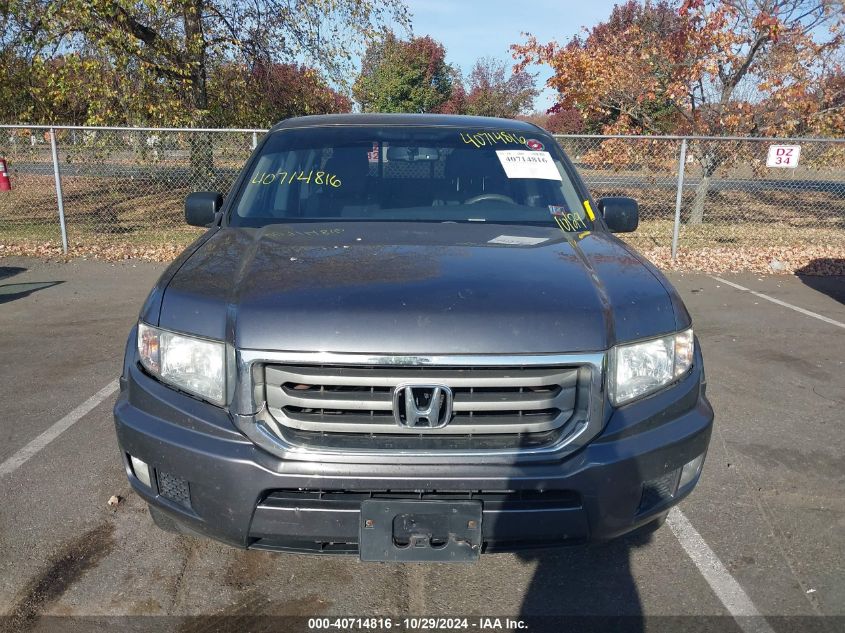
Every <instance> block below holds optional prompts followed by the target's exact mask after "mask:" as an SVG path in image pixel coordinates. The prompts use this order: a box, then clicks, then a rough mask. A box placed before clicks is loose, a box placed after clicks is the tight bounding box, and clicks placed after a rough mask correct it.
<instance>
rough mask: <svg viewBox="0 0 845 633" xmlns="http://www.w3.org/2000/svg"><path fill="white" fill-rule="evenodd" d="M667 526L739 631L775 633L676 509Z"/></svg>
mask: <svg viewBox="0 0 845 633" xmlns="http://www.w3.org/2000/svg"><path fill="white" fill-rule="evenodd" d="M666 524H667V525H668V526H669V528H670V529H671V530H672V533H673V534H674V535H675V537H676V538H677V539H678V542H679V543H680V544H681V547H683V548H684V551H685V552H686V553H687V555H688V556H689V557H690V559H692V562H693V563H695V566H696V567H697V568H698V571H699V572H700V573H701V575H702V576H703V577H704V580H706V581H707V584H708V585H710V588H711V589H712V590H713V593H715V594H716V597H717V598H719V600H720V601H721V603H722V604H723V605H725V608H726V609H727V610H728V612H729V613H730V614H731V615H732V616H733V618H734V620H736V623H737V624H738V625H739V628H741V629H742V630H743V631H745V633H774V631H773V630H772V627H770V626H769V623H768V622H766V619H765V618H764V617H763V615H762V614H761V613H760V612H759V611H758V610H757V607H755V606H754V603H753V602H751V598H749V597H748V594H746V593H745V591H743V589H742V587H740V586H739V583H738V582H737V581H736V578H734V577H733V576H731V574H730V572H729V571H728V570H727V568H726V567H725V566H724V565H723V564H722V561H720V560H719V557H718V556H716V553H715V552H714V551H713V550H712V549H710V546H709V545H707V543H706V542H705V541H704V539H703V538H701V534H699V533H698V531H697V530H696V529H695V528H694V527H693V526H692V523H690V522H689V519H687V517H686V516H685V515H684V513H683V512H681V511H680V510H679V509H678V507H677V506H676V507H674V508H672V510H671V511H670V512H669V517H668V518H667V519H666Z"/></svg>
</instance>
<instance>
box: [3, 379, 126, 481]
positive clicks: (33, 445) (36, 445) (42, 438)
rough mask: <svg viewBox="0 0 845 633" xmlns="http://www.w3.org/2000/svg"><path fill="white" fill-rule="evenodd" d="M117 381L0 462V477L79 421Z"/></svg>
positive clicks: (13, 469)
mask: <svg viewBox="0 0 845 633" xmlns="http://www.w3.org/2000/svg"><path fill="white" fill-rule="evenodd" d="M117 387H118V381H117V380H115V381H113V382H110V383H109V384H107V385H106V386H105V387H103V388H102V389H100V390H99V391H98V392H97V393H95V394H94V395H93V396H91V397H90V398H88V399H87V400H86V401H85V402H83V403H82V404H80V405H79V406H78V407H76V408H75V409H74V410H73V411H71V412H70V413H68V414H67V415H66V416H65V417H63V418H62V419H61V420H59V421H58V422H56V423H55V424H53V425H52V426H51V427H50V428H49V429H47V430H46V431H44V432H43V433H42V434H41V435H39V436H38V437H36V438H35V439H34V440H32V441H31V442H30V443H29V444H27V445H26V446H24V447H23V448H21V449H20V450H19V451H18V452H17V453H15V454H14V455H12V456H11V457H10V458H9V459H7V460H6V461H5V462H3V463H2V464H0V477H3V476H4V475H8V474H9V473H12V472H14V471H15V470H17V469H18V468H20V467H21V466H22V465H23V464H25V463H26V462H27V461H29V460H30V459H31V458H32V457H33V456H35V455H36V454H37V453H38V452H39V451H40V450H41V449H43V448H44V447H45V446H47V445H48V444H49V443H50V442H52V441H53V440H54V439H56V438H57V437H59V436H60V435H61V434H62V433H64V432H65V431H67V430H68V429H69V428H70V427H71V426H73V425H74V424H76V423H77V422H79V420H80V419H82V417H83V416H85V414H87V413H89V412H90V411H91V410H92V409H93V408H94V407H96V406H97V405H98V404H100V403H101V402H102V401H103V400H105V399H106V398H108V397H109V396H111V395H112V394H113V393H114V392H115V391H117Z"/></svg>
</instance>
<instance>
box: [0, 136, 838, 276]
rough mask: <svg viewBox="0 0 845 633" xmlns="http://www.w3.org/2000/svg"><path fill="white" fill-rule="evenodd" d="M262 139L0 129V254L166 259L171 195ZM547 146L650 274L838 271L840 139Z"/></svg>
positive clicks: (174, 237)
mask: <svg viewBox="0 0 845 633" xmlns="http://www.w3.org/2000/svg"><path fill="white" fill-rule="evenodd" d="M264 132H265V130H194V129H152V128H83V127H76V128H71V127H55V128H44V127H37V126H31V127H22V126H0V157H2V158H5V160H6V162H7V164H8V174H9V178H10V181H11V186H12V189H11V191H0V255H3V254H40V255H58V256H62V255H64V253H65V252H66V253H67V254H68V255H82V256H96V257H103V258H109V259H115V258H126V257H140V258H144V259H154V260H164V259H169V258H171V257H173V256H174V254H175V253H177V252H178V251H179V250H180V249H181V248H182V247H183V246H184V245H185V244H187V243H188V242H190V241H191V240H192V239H193V238H194V237H195V236H196V235H197V234H198V230H197V229H193V228H190V227H186V226H185V224H184V220H183V215H182V202H183V200H184V197H185V196H186V195H187V194H188V193H190V192H191V191H196V190H207V189H214V190H218V191H222V192H224V193H225V192H227V191H228V189H229V187H230V186H231V183H232V181H233V180H234V178H235V176H236V174H237V172H238V170H239V169H240V167H241V166H242V165H243V163H244V161H245V160H246V159H247V157H248V156H249V154H250V152H251V151H252V148H253V147H254V146H255V144H256V143H257V141H258V139H259V138H260V136H261V135H262V134H263V133H264ZM557 138H558V141H559V142H560V144H561V145H562V146H563V147H564V149H565V150H566V151H567V153H568V154H569V156H570V157H571V158H572V160H573V161H574V162H575V163H576V165H577V166H578V168H579V170H580V172H581V174H582V175H583V177H584V180H585V181H586V182H587V185H588V186H589V188H590V190H591V192H592V194H593V196H594V197H595V198H601V197H603V196H610V195H626V196H632V197H634V198H636V199H637V200H638V201H639V202H640V228H639V230H638V231H637V232H636V233H634V234H631V235H630V236H625V239H626V240H627V241H629V242H630V243H631V244H633V245H634V246H635V247H636V248H638V249H639V250H640V251H641V252H643V253H644V254H646V255H647V256H648V257H650V258H651V259H652V260H654V261H655V262H656V263H657V264H658V265H661V266H663V267H668V268H681V269H685V268H689V269H695V270H710V271H723V270H736V271H739V270H754V271H758V272H793V271H796V270H800V271H803V272H809V273H816V274H834V273H837V274H843V273H845V139H739V138H681V137H635V136H629V137H621V136H617V137H612V136H568V135H565V136H558V137H557ZM774 145H789V146H800V159H799V161H798V164H797V166H796V167H790V168H780V167H771V166H768V167H767V156H768V155H769V152H770V148H772V146H774ZM793 154H794V153H793ZM198 156H199V157H202V160H198V159H197V157H198ZM192 157H193V159H192ZM57 192H60V193H57ZM60 216H63V220H64V227H65V230H64V231H63V230H62V226H61V222H60Z"/></svg>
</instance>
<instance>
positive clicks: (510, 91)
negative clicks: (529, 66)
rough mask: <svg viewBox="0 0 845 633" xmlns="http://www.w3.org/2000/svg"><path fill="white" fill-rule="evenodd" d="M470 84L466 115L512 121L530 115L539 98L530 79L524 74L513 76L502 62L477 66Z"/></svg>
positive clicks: (486, 60)
mask: <svg viewBox="0 0 845 633" xmlns="http://www.w3.org/2000/svg"><path fill="white" fill-rule="evenodd" d="M468 84H469V90H468V91H467V95H466V98H465V101H464V107H463V112H464V113H465V114H475V115H478V116H495V117H503V118H512V117H515V116H516V115H518V114H522V113H524V112H528V111H530V110H531V107H532V106H533V105H534V97H536V96H537V89H536V87H535V86H534V78H533V77H532V76H531V75H529V74H528V73H526V72H524V71H522V72H517V73H511V72H509V71H508V69H507V68H506V66H505V64H504V63H503V62H501V61H499V60H497V59H494V58H492V57H483V58H481V59H479V60H478V61H477V62H475V65H474V66H473V67H472V70H471V71H470V74H469V78H468Z"/></svg>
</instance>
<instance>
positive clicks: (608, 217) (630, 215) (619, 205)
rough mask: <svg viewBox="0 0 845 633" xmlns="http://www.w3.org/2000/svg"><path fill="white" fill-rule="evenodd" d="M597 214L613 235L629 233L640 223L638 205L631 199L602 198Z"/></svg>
mask: <svg viewBox="0 0 845 633" xmlns="http://www.w3.org/2000/svg"><path fill="white" fill-rule="evenodd" d="M599 212H601V214H602V215H603V216H604V222H605V224H607V228H609V229H610V230H611V232H613V233H630V232H632V231H636V230H637V226H638V225H639V223H640V205H639V204H637V201H636V200H634V199H633V198H602V199H601V200H599Z"/></svg>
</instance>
